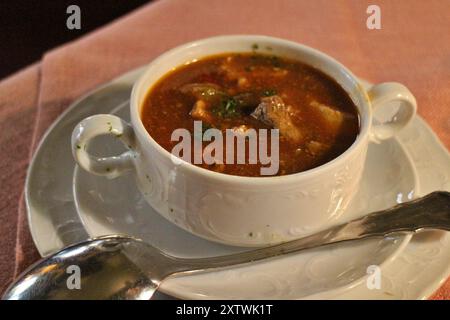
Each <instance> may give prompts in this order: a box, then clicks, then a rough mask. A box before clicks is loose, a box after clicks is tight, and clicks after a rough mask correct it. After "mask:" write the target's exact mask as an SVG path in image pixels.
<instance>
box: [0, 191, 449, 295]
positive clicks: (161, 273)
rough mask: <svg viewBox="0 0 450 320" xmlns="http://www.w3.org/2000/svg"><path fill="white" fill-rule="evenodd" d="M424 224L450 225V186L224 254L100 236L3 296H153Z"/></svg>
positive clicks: (44, 264)
mask: <svg viewBox="0 0 450 320" xmlns="http://www.w3.org/2000/svg"><path fill="white" fill-rule="evenodd" d="M422 229H442V230H447V231H450V193H449V192H443V191H437V192H433V193H431V194H429V195H427V196H425V197H423V198H419V199H416V200H414V201H411V202H407V203H404V204H400V205H397V206H395V207H393V208H391V209H387V210H383V211H379V212H375V213H372V214H369V215H367V216H365V217H362V218H360V219H356V220H353V221H350V222H348V223H345V224H342V225H339V226H336V227H333V228H330V229H328V230H325V231H322V232H319V233H317V234H314V235H311V236H308V237H305V238H302V239H298V240H293V241H290V242H285V243H282V244H279V245H275V246H271V247H267V248H262V249H256V250H251V251H248V252H243V253H238V254H233V255H227V256H220V257H212V258H200V259H183V258H176V257H173V256H169V255H167V254H165V253H164V252H162V251H160V250H158V249H157V248H155V247H152V246H151V245H149V244H146V243H144V242H143V241H141V240H138V239H134V238H132V237H127V236H118V235H115V236H105V237H100V238H96V239H92V240H89V241H85V242H82V243H79V244H76V245H73V246H70V247H67V248H65V249H63V250H61V251H60V252H58V253H56V254H54V255H52V256H50V257H48V258H45V259H43V260H41V261H39V262H37V263H36V264H34V265H33V266H31V267H30V268H29V269H28V270H26V271H25V272H24V273H23V274H22V275H21V276H20V277H19V278H18V279H17V280H16V281H15V282H14V283H13V284H12V285H11V286H10V287H9V288H8V289H7V290H6V293H5V294H4V296H3V299H150V298H151V297H152V296H153V294H154V293H155V291H156V290H157V289H158V287H159V285H160V284H161V282H162V281H163V280H164V279H166V278H167V277H169V276H171V275H174V274H180V273H183V274H187V273H194V272H203V271H211V270H216V269H219V268H226V267H230V266H234V265H237V264H244V263H251V262H254V261H257V260H262V259H267V258H273V257H276V256H279V255H283V254H287V253H292V252H297V251H300V250H303V249H307V248H314V247H318V246H322V245H326V244H331V243H336V242H341V241H349V240H356V239H363V238H368V237H384V236H386V235H388V234H392V233H396V232H416V231H419V230H422ZM77 272H78V274H77ZM78 276H79V277H78ZM77 277H78V278H77ZM77 279H78V280H79V281H78V280H77Z"/></svg>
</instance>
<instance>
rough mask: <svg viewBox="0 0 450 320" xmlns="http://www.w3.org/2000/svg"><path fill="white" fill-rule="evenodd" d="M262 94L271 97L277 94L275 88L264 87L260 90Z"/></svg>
mask: <svg viewBox="0 0 450 320" xmlns="http://www.w3.org/2000/svg"><path fill="white" fill-rule="evenodd" d="M262 94H263V96H265V97H271V96H274V95H276V94H277V91H276V90H275V89H266V90H264V91H263V92H262Z"/></svg>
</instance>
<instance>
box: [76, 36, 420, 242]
mask: <svg viewBox="0 0 450 320" xmlns="http://www.w3.org/2000/svg"><path fill="white" fill-rule="evenodd" d="M254 44H257V45H258V48H259V49H258V51H259V52H261V53H265V52H268V53H270V54H275V55H278V56H281V57H288V58H293V59H296V60H299V61H302V62H304V63H306V64H308V65H311V66H313V67H315V68H317V69H319V70H321V71H322V72H324V73H325V74H327V75H329V76H330V77H331V78H333V79H334V80H335V81H336V82H337V83H339V84H340V85H341V86H342V88H343V89H344V90H345V91H346V92H347V93H348V94H349V96H350V97H351V99H352V100H353V102H354V103H355V105H356V106H357V108H358V112H359V116H360V133H359V135H358V137H357V139H356V140H355V142H354V143H353V144H352V145H351V146H350V147H349V148H348V149H347V150H346V151H345V152H344V153H343V154H341V155H340V156H339V157H337V158H335V159H334V160H332V161H330V162H328V163H326V164H324V165H321V166H319V167H317V168H314V169H311V170H308V171H304V172H300V173H296V174H290V175H285V176H272V177H239V176H232V175H226V174H221V173H217V172H213V171H209V170H206V169H203V168H200V167H197V166H195V165H193V164H190V163H187V162H184V161H173V157H172V155H171V153H170V152H168V151H166V150H165V149H163V148H162V147H161V146H160V145H158V143H156V142H155V140H154V139H153V138H152V137H151V136H150V135H149V133H148V132H147V131H146V129H145V128H144V125H143V123H142V121H141V108H142V107H143V101H144V98H145V97H146V95H147V93H148V92H149V90H150V89H151V88H152V86H153V85H154V84H155V83H156V82H157V81H158V80H159V79H160V78H161V77H162V76H164V75H165V74H166V73H168V72H169V71H171V70H173V69H174V68H176V67H179V66H181V65H183V64H185V63H187V62H192V61H193V60H195V59H201V58H202V57H206V56H210V55H214V54H219V53H227V52H230V53H232V52H250V51H252V47H253V46H254ZM268 50H269V51H268ZM394 101H398V102H400V107H398V108H397V109H398V110H397V112H396V113H395V115H394V116H392V117H391V119H389V120H388V121H386V122H385V123H378V124H374V123H373V119H372V113H373V110H374V109H375V108H379V107H382V106H385V107H386V106H389V104H390V103H391V102H394ZM415 111H416V101H415V99H414V97H413V95H412V94H411V92H410V91H409V90H408V89H407V88H405V87H404V86H403V85H401V84H398V83H382V84H378V85H375V86H373V87H372V88H371V89H370V90H369V91H368V92H366V91H365V90H364V89H363V87H362V86H361V85H360V84H359V82H358V79H357V78H356V77H355V76H354V75H353V74H352V73H351V72H350V71H349V70H348V69H347V68H346V67H344V66H343V65H341V64H340V63H339V62H337V61H336V60H334V59H333V58H331V57H329V56H327V55H325V54H324V53H321V52H319V51H317V50H314V49H312V48H309V47H306V46H303V45H300V44H298V43H295V42H290V41H286V40H282V39H277V38H272V37H266V36H253V35H237V36H220V37H214V38H209V39H203V40H199V41H194V42H191V43H188V44H185V45H182V46H179V47H177V48H175V49H172V50H170V51H168V52H166V53H165V54H163V55H161V56H160V57H158V58H157V59H155V60H154V61H153V62H151V63H150V65H149V66H148V67H147V70H146V71H145V73H144V74H143V75H142V76H141V78H140V79H139V80H138V81H137V82H136V83H135V85H134V87H133V91H132V93H131V100H130V113H131V124H128V123H126V122H125V121H123V120H122V119H120V118H118V117H116V116H113V115H104V114H101V115H95V116H92V117H89V118H86V119H84V120H83V121H81V122H80V123H79V124H78V125H77V126H76V128H75V129H74V131H73V135H72V152H73V155H74V158H75V160H76V162H77V163H78V165H80V166H81V167H82V168H83V169H85V170H87V171H89V172H91V173H93V174H96V175H101V176H105V177H108V178H114V177H117V176H119V175H121V174H124V173H125V172H127V171H133V172H134V175H135V177H136V183H137V185H138V187H139V189H140V191H141V192H142V194H143V196H144V197H145V199H146V200H147V201H148V202H149V203H150V205H151V206H152V207H153V208H154V209H155V210H156V211H158V212H159V213H160V214H161V215H163V216H164V217H165V218H167V219H168V220H170V221H171V222H173V223H174V224H176V225H178V226H179V227H181V228H183V229H185V230H188V231H190V232H192V233H193V234H195V235H197V236H200V237H203V238H206V239H209V240H212V241H216V242H221V243H224V244H229V245H237V246H261V245H268V244H273V243H278V242H282V241H287V240H291V239H293V238H298V237H302V236H306V235H308V234H311V233H314V232H316V231H319V230H321V229H324V228H327V227H330V226H332V225H335V224H338V223H341V222H344V221H345V220H347V218H346V216H345V209H346V207H347V205H348V203H349V202H350V200H351V199H352V196H353V195H354V194H355V193H356V191H357V189H358V184H359V180H360V177H361V173H362V170H363V166H364V162H365V157H366V151H367V147H368V144H369V142H370V141H375V142H378V141H380V140H383V139H388V138H390V137H392V136H393V135H395V134H396V133H397V132H398V130H400V129H401V128H402V127H404V126H405V125H406V124H407V123H408V122H409V121H410V120H411V118H412V117H413V115H414V113H415ZM101 134H111V135H114V136H116V137H118V138H119V139H121V140H122V141H123V142H124V144H125V145H126V146H127V147H128V149H129V150H128V151H127V152H125V153H123V154H121V155H118V156H114V157H103V158H101V157H95V156H93V155H91V154H89V153H88V150H87V148H86V145H87V144H88V142H89V140H90V139H92V138H93V137H95V136H97V135H101Z"/></svg>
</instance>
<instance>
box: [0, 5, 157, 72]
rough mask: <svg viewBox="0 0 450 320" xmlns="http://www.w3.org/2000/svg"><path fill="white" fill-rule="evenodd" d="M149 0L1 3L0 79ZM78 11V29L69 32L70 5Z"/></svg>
mask: <svg viewBox="0 0 450 320" xmlns="http://www.w3.org/2000/svg"><path fill="white" fill-rule="evenodd" d="M148 2H151V1H150V0H90V1H89V0H72V1H68V0H47V1H43V0H0V79H2V78H4V77H6V76H8V75H9V74H11V73H13V72H14V71H17V70H19V69H21V68H23V67H25V66H27V65H29V64H31V63H33V62H35V61H38V60H40V58H41V57H42V54H43V53H45V52H46V51H47V50H49V49H51V48H54V47H56V46H58V45H60V44H63V43H65V42H68V41H71V40H73V39H75V38H78V37H80V36H81V35H83V34H85V33H87V32H89V31H92V30H94V29H96V28H98V27H99V26H101V25H104V24H106V23H108V22H110V21H112V20H114V19H116V18H118V17H120V16H122V15H124V14H126V13H127V12H130V11H132V10H134V9H136V8H138V7H139V6H141V5H143V4H145V3H148ZM71 4H75V5H78V6H79V7H80V9H81V30H69V29H67V27H66V20H67V17H68V16H69V14H67V13H66V9H67V7H68V6H69V5H71Z"/></svg>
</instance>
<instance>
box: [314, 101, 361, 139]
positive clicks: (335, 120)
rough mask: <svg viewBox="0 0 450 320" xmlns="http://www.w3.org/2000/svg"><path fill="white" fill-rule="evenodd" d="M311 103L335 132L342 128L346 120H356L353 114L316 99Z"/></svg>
mask: <svg viewBox="0 0 450 320" xmlns="http://www.w3.org/2000/svg"><path fill="white" fill-rule="evenodd" d="M310 105H311V106H312V107H313V108H314V109H315V110H316V111H317V112H318V114H319V115H320V117H321V118H322V120H323V121H324V122H325V123H326V124H327V125H328V126H329V127H330V128H331V129H332V130H333V131H335V132H338V131H339V130H341V128H342V127H343V125H344V124H345V123H346V122H348V121H350V120H351V121H353V120H354V116H353V115H352V114H349V113H346V112H342V111H339V110H336V109H334V108H332V107H330V106H327V105H325V104H322V103H319V102H317V101H315V100H314V101H311V103H310Z"/></svg>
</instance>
